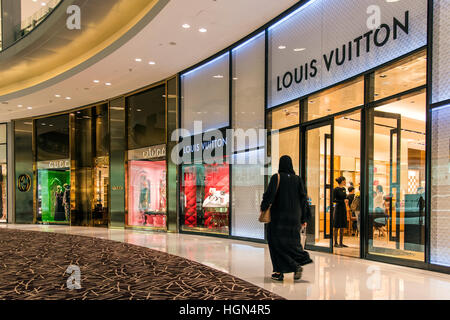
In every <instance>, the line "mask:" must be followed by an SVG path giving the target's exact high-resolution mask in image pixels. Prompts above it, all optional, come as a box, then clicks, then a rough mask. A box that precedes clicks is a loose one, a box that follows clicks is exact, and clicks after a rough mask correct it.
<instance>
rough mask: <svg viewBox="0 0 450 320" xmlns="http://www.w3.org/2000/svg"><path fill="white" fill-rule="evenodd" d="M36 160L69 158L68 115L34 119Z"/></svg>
mask: <svg viewBox="0 0 450 320" xmlns="http://www.w3.org/2000/svg"><path fill="white" fill-rule="evenodd" d="M36 145H37V161H46V160H57V159H68V158H69V115H68V114H65V115H61V116H56V117H49V118H42V119H37V120H36Z"/></svg>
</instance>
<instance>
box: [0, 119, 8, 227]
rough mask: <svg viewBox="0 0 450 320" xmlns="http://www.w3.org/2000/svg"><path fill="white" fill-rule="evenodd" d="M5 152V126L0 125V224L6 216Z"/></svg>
mask: <svg viewBox="0 0 450 320" xmlns="http://www.w3.org/2000/svg"><path fill="white" fill-rule="evenodd" d="M6 150H7V143H6V124H0V222H6V221H7V216H8V206H7V205H8V201H7V199H8V197H7V191H8V186H7V183H8V178H7V177H8V176H7V171H8V161H7V157H6Z"/></svg>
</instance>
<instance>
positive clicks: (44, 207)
mask: <svg viewBox="0 0 450 320" xmlns="http://www.w3.org/2000/svg"><path fill="white" fill-rule="evenodd" d="M35 130H36V147H37V148H36V149H37V154H36V158H37V195H36V196H37V208H36V209H37V210H36V221H37V222H38V223H55V224H69V221H70V186H71V177H70V163H71V161H70V158H69V116H68V115H67V114H66V115H60V116H55V117H48V118H42V119H37V120H35Z"/></svg>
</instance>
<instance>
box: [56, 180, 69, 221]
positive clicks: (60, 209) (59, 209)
mask: <svg viewBox="0 0 450 320" xmlns="http://www.w3.org/2000/svg"><path fill="white" fill-rule="evenodd" d="M63 199H64V192H63V191H62V188H61V186H57V187H56V192H55V216H54V220H55V221H64V220H65V219H66V215H65V211H64V206H63Z"/></svg>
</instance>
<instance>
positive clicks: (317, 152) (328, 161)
mask: <svg viewBox="0 0 450 320" xmlns="http://www.w3.org/2000/svg"><path fill="white" fill-rule="evenodd" d="M303 146H304V152H303V154H304V161H303V164H304V166H303V177H305V182H306V189H307V191H308V195H309V197H310V198H311V215H312V217H311V220H310V222H309V224H308V227H307V231H306V233H307V243H308V245H312V246H314V247H315V249H318V250H321V249H322V250H324V251H327V252H332V251H333V248H332V241H331V240H332V238H333V237H332V209H333V202H332V190H333V159H334V148H333V121H328V122H325V123H322V124H320V125H315V126H310V127H306V128H305V129H304V132H303Z"/></svg>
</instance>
